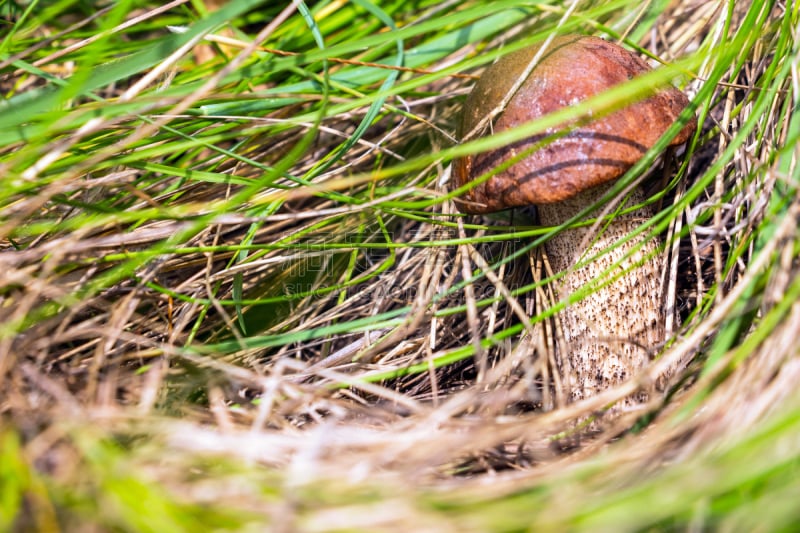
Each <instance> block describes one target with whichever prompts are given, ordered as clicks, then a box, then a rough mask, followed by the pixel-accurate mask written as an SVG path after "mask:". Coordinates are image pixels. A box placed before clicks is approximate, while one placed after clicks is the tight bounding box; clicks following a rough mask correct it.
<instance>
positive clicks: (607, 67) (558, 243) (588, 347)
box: [453, 35, 696, 409]
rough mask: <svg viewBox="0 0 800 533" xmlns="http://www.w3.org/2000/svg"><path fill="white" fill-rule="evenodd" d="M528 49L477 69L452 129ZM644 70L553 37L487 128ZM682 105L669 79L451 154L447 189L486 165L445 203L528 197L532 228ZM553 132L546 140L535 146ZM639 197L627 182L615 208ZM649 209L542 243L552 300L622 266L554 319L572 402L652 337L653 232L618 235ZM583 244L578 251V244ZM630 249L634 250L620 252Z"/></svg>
mask: <svg viewBox="0 0 800 533" xmlns="http://www.w3.org/2000/svg"><path fill="white" fill-rule="evenodd" d="M538 52H539V46H533V47H529V48H526V49H522V50H519V51H517V52H513V53H511V54H508V55H506V56H504V57H502V58H501V59H500V60H498V61H497V62H496V63H494V64H493V65H491V66H490V67H489V68H488V69H487V70H486V72H485V73H484V74H483V75H482V76H481V78H480V80H479V81H478V82H477V84H476V85H475V88H474V89H473V90H472V92H471V93H470V95H469V97H468V98H467V101H466V103H465V107H464V114H463V117H462V123H461V126H460V131H461V132H462V135H466V134H468V133H469V132H471V131H472V130H473V129H475V128H476V127H478V125H479V123H480V122H481V121H482V120H485V117H487V115H489V114H490V113H491V112H492V110H493V109H494V108H496V107H497V106H498V105H500V104H501V102H503V100H504V99H507V97H508V96H507V95H508V94H509V93H510V92H511V91H512V90H513V86H514V84H515V83H517V82H518V80H519V78H520V77H521V76H522V74H523V72H524V71H525V70H526V69H527V68H528V65H529V64H530V62H531V61H532V59H533V58H534V56H535V55H536V54H537V53H538ZM648 70H650V69H649V67H648V66H647V64H646V63H645V62H644V61H642V60H641V59H640V58H639V57H637V56H635V55H634V54H632V53H631V52H629V51H627V50H625V49H624V48H622V47H620V46H618V45H616V44H612V43H609V42H606V41H604V40H603V39H600V38H596V37H587V36H575V35H570V36H561V37H556V38H554V39H553V40H552V42H551V43H550V45H549V46H548V47H547V48H546V49H545V50H544V53H543V54H542V56H541V58H540V59H539V61H538V63H537V64H536V65H535V67H534V68H533V70H532V71H531V73H530V74H529V75H528V77H527V79H525V80H524V81H523V82H522V84H521V85H520V86H519V88H518V89H517V90H516V92H515V93H514V94H513V95H511V98H510V100H508V102H507V105H506V106H505V108H504V109H502V111H501V112H500V114H499V115H498V116H497V117H496V119H495V120H494V122H493V123H492V124H491V129H492V130H493V131H495V132H497V131H502V130H505V129H510V128H514V127H516V126H519V125H521V124H523V123H525V122H529V121H531V120H534V119H536V118H539V117H541V116H543V115H546V114H547V113H550V112H553V111H556V110H558V109H561V108H564V107H568V106H570V105H575V104H576V103H578V102H580V101H582V100H585V99H587V98H590V97H592V96H594V95H596V94H599V93H601V92H603V91H605V90H607V89H608V88H610V87H613V86H615V85H618V84H621V83H624V82H626V81H628V80H630V79H631V78H633V77H634V76H636V75H638V74H641V73H643V72H646V71H648ZM688 104H689V101H688V99H687V98H686V96H684V94H683V93H681V92H680V91H679V90H677V89H675V88H674V87H671V86H670V87H668V88H666V89H663V90H659V91H657V92H655V93H654V94H653V95H652V96H650V97H648V98H646V99H643V100H639V101H636V102H634V103H631V104H630V105H627V106H626V107H624V108H622V109H620V110H617V111H614V112H613V113H610V114H607V115H606V116H603V117H601V118H598V119H595V120H592V121H590V122H588V123H584V124H577V125H576V124H568V125H564V126H561V127H560V128H555V129H551V130H548V131H546V133H545V134H543V135H536V136H533V137H531V138H528V139H524V140H522V141H519V142H516V143H512V144H510V145H507V146H504V147H502V148H500V149H496V150H492V151H488V152H485V153H480V154H475V155H471V156H467V157H463V158H461V159H457V160H456V161H455V162H454V165H453V170H454V171H453V175H454V179H455V182H456V185H458V186H463V185H465V184H467V183H470V182H472V181H473V180H475V179H476V178H478V177H479V176H481V175H484V174H486V173H488V172H490V171H492V170H495V171H496V173H495V174H494V175H493V176H492V177H491V178H489V179H488V180H486V181H483V182H481V183H478V184H477V185H475V186H474V187H472V188H471V189H470V190H469V191H467V192H466V193H465V194H464V195H463V197H462V198H461V199H459V200H458V201H457V204H458V206H459V209H460V210H462V211H464V212H467V213H473V214H483V213H489V212H493V211H499V210H503V209H509V208H513V207H522V206H530V205H535V206H536V209H537V212H538V215H539V220H540V222H541V223H542V225H545V226H558V225H561V224H563V223H564V222H566V221H567V220H569V219H571V218H573V217H574V216H576V215H577V214H578V213H580V212H581V211H583V210H584V209H586V208H587V207H589V206H591V205H593V204H595V203H597V202H598V201H599V200H600V199H601V198H602V197H603V196H604V195H605V194H606V193H607V192H608V190H609V188H610V187H612V186H613V183H614V181H615V180H616V179H617V178H619V177H620V176H622V175H623V174H624V173H625V172H626V171H627V170H628V169H629V168H630V167H631V166H633V164H635V163H636V162H637V161H638V160H640V159H641V158H642V156H643V155H644V154H645V152H646V151H647V150H648V149H649V148H651V147H652V146H653V145H654V144H655V143H656V142H657V141H658V139H659V138H660V137H661V136H662V135H663V134H664V132H665V131H666V130H667V129H668V128H669V127H670V126H671V125H672V124H673V123H674V122H675V121H676V119H677V118H678V115H679V114H680V113H681V111H682V110H683V109H684V108H685V107H686V106H687V105H688ZM564 129H566V132H564ZM695 129H696V121H695V119H693V118H692V119H691V121H690V122H689V123H687V124H686V126H685V127H684V128H683V129H682V130H681V131H680V133H679V134H678V135H676V136H675V137H674V138H673V139H672V141H671V144H670V146H676V145H679V144H683V143H685V142H686V141H687V140H688V139H689V137H691V136H692V134H693V133H694V131H695ZM558 132H560V133H559V135H556V136H555V140H552V141H551V142H549V143H543V142H542V141H543V139H545V137H547V136H549V135H553V134H556V133H558ZM537 143H541V146H540V147H539V148H536V147H535V146H536V144H537ZM523 150H528V151H529V152H531V153H529V154H527V155H525V156H524V157H522V158H519V161H518V162H515V163H513V164H511V166H508V168H505V169H500V170H499V171H498V170H497V169H496V167H498V166H499V165H500V164H501V163H504V162H505V161H507V160H508V159H510V158H512V157H515V156H517V154H519V153H520V152H522V151H523ZM531 150H532V151H531ZM646 199H647V195H646V194H645V192H644V191H642V190H640V188H639V187H636V189H635V190H633V191H632V192H631V194H630V195H629V197H628V200H627V202H628V203H627V204H626V206H634V205H639V204H643V203H644V202H645V201H646ZM653 215H654V212H653V210H652V208H651V207H650V206H643V207H640V208H638V209H636V210H633V211H630V212H628V213H625V214H619V215H615V216H614V218H613V220H611V221H609V222H608V224H607V227H604V228H603V231H602V232H601V234H600V235H595V234H594V233H596V232H592V228H590V227H580V228H574V229H568V230H565V231H561V232H560V233H558V234H557V235H555V236H553V237H552V238H551V239H550V240H548V241H547V242H546V243H545V251H546V252H547V257H548V259H549V261H550V265H551V267H552V269H553V271H554V272H562V273H563V277H561V278H560V279H559V280H558V281H557V283H558V286H557V288H558V289H559V290H558V291H556V294H558V295H559V297H560V298H562V299H565V298H567V297H568V296H569V295H571V294H572V293H574V292H575V291H577V290H578V289H580V288H581V287H583V286H584V285H585V284H586V283H587V282H589V281H590V280H592V279H595V278H597V277H598V276H599V275H600V274H601V273H602V272H603V271H605V270H607V269H608V268H609V267H610V266H611V265H612V264H614V263H616V262H617V261H620V263H619V265H618V267H617V268H616V270H615V272H614V275H616V274H618V273H622V272H624V273H622V274H621V276H620V277H618V278H617V279H616V280H614V281H613V282H611V283H608V284H607V285H605V286H603V287H601V288H599V289H597V290H594V291H592V293H591V294H589V295H588V296H586V297H585V298H583V299H581V300H579V301H576V302H572V303H570V304H569V305H568V306H567V307H566V308H565V309H564V310H563V311H562V312H561V313H559V315H558V318H559V321H560V323H561V328H562V333H563V336H562V337H561V338H562V339H563V341H564V344H559V336H556V346H555V355H556V361H557V364H558V366H559V369H560V372H561V374H562V376H563V378H564V379H563V381H564V384H565V386H566V387H567V391H568V393H569V397H570V399H571V400H573V401H574V400H579V399H582V398H587V397H590V396H593V395H595V394H597V393H599V392H601V391H602V390H605V389H607V388H608V387H610V386H613V385H615V384H618V383H621V382H622V381H624V380H626V379H628V378H630V377H631V376H632V375H633V374H634V373H635V372H636V371H637V370H638V369H639V368H641V367H642V366H643V365H644V364H645V363H646V362H647V361H648V360H649V359H650V358H651V357H652V355H653V353H654V352H655V350H656V349H657V347H658V346H659V345H660V343H661V342H663V340H664V320H665V312H664V309H663V304H662V289H661V282H660V279H661V257H660V254H659V253H658V247H659V243H658V242H657V241H656V240H653V239H650V240H647V241H646V242H642V240H643V239H645V237H644V236H640V237H636V238H632V239H629V240H628V241H627V242H624V243H621V242H620V241H621V240H622V239H623V238H624V237H626V236H627V235H628V234H629V233H630V232H631V231H632V230H633V229H635V228H636V227H637V226H639V225H640V224H641V222H642V221H644V220H645V219H649V218H651V217H652V216H653ZM590 232H592V234H591V235H590ZM585 244H588V245H589V246H588V248H586V249H581V248H580V247H581V246H582V245H585ZM611 247H614V248H613V250H611V251H607V252H606V253H605V254H604V255H602V256H601V257H599V258H597V259H595V260H593V261H591V262H589V263H588V264H586V265H585V266H581V267H579V268H575V265H576V264H577V262H578V261H579V260H585V259H587V258H591V257H593V256H595V255H597V254H598V253H600V252H602V251H604V250H607V249H609V248H611ZM637 247H638V248H639V249H638V250H637V251H636V252H635V253H632V254H631V256H630V257H628V258H627V259H624V260H622V258H623V257H624V256H625V255H626V254H628V253H629V252H631V250H632V249H634V248H637ZM640 263H641V264H640ZM645 397H646V394H645V393H639V394H638V395H636V396H635V397H631V398H626V399H625V400H624V402H623V404H622V405H634V404H636V403H638V402H640V401H642V400H643V399H644V398H645ZM615 409H616V408H615Z"/></svg>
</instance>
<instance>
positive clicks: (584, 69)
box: [453, 35, 697, 214]
mask: <svg viewBox="0 0 800 533" xmlns="http://www.w3.org/2000/svg"><path fill="white" fill-rule="evenodd" d="M538 49H539V47H538V46H533V47H529V48H525V49H522V50H519V51H517V52H513V53H511V54H508V55H506V56H504V57H502V58H501V59H500V60H498V61H497V62H496V63H494V64H493V65H491V66H490V67H489V68H488V69H487V70H486V72H485V73H484V74H483V75H482V76H481V78H480V80H478V82H477V84H476V85H475V88H474V89H473V90H472V92H471V93H470V95H469V97H468V98H467V101H466V103H465V105H464V113H463V116H462V122H461V126H460V134H461V135H462V136H463V135H466V134H467V133H468V132H470V131H471V130H472V129H474V128H475V126H476V125H477V124H478V123H479V122H480V121H481V119H483V118H484V117H485V116H486V115H488V114H489V113H490V112H491V111H492V110H493V109H494V108H495V107H496V106H497V105H498V104H499V103H500V102H501V101H502V100H503V98H504V97H505V95H506V93H508V91H509V90H510V89H511V87H512V85H513V84H514V82H515V81H516V80H517V79H518V78H519V77H520V76H521V75H522V73H523V71H524V70H525V68H526V67H527V65H528V63H529V62H530V60H531V59H532V58H533V57H534V55H535V54H536V52H537V51H538ZM649 70H650V67H648V66H647V64H646V63H645V62H644V61H642V60H641V59H640V58H639V57H637V56H636V55H634V54H632V53H631V52H629V51H627V50H625V49H624V48H622V47H620V46H618V45H616V44H613V43H609V42H606V41H604V40H602V39H600V38H597V37H586V36H579V35H568V36H561V37H557V38H555V39H554V40H553V41H552V42H551V43H550V45H549V46H548V48H547V50H546V51H545V53H544V55H543V56H542V58H541V59H540V61H539V63H538V64H537V65H536V67H535V68H534V70H533V72H532V73H531V75H530V76H528V78H527V79H526V80H525V82H524V83H523V85H522V86H521V87H520V88H519V90H518V91H517V92H516V94H515V95H514V96H513V98H512V99H511V100H510V102H509V103H508V106H507V107H506V109H505V110H504V111H503V112H502V113H501V114H500V115H499V116H498V117H497V118H496V119H495V122H494V124H493V125H492V128H491V130H492V131H494V132H498V131H502V130H506V129H510V128H514V127H517V126H520V125H522V124H524V123H526V122H530V121H531V120H534V119H536V118H539V117H541V116H543V115H546V114H548V113H551V112H553V111H556V110H559V109H562V108H564V107H569V106H571V105H575V104H577V103H579V102H581V101H582V100H585V99H587V98H590V97H592V96H595V95H597V94H599V93H602V92H603V91H605V90H607V89H609V88H611V87H613V86H615V85H618V84H621V83H624V82H626V81H629V80H630V79H631V78H633V77H635V76H637V75H639V74H642V73H644V72H647V71H649ZM688 104H689V101H688V99H687V98H686V96H685V95H684V94H683V93H682V92H680V91H679V90H677V89H675V88H674V87H668V88H666V89H662V90H659V91H658V92H656V93H655V94H654V95H653V96H650V97H648V98H646V99H643V100H639V101H637V102H634V103H632V104H630V105H628V106H626V107H624V108H623V109H620V110H618V111H615V112H614V113H611V114H608V115H606V116H604V117H602V118H600V119H598V120H594V121H592V122H589V123H588V124H585V125H582V126H580V127H578V128H576V129H574V130H572V131H570V132H569V133H567V134H566V135H564V136H562V137H559V138H557V139H556V140H554V141H553V142H551V143H550V144H547V145H546V146H544V147H542V148H540V149H538V150H536V151H534V152H532V153H530V154H528V155H527V156H525V157H524V158H523V159H522V160H520V161H519V162H518V163H515V164H514V165H512V166H511V167H509V168H507V169H505V170H503V171H501V172H498V173H497V174H495V175H494V176H492V177H491V178H490V179H489V180H487V181H486V182H484V183H482V184H480V185H477V186H475V187H473V188H472V189H470V191H469V192H467V193H465V194H464V195H463V197H462V199H463V200H465V201H463V202H461V201H459V202H458V204H459V205H458V207H459V209H461V210H462V211H464V212H467V213H476V214H477V213H489V212H492V211H499V210H502V209H509V208H512V207H521V206H526V205H536V204H546V203H554V202H559V201H562V200H565V199H567V198H570V197H572V196H575V195H576V194H578V193H579V192H581V191H583V190H586V189H588V188H591V187H594V186H597V185H600V184H603V183H607V182H609V181H611V180H614V179H616V178H618V177H620V176H621V175H623V174H624V173H625V172H626V171H627V170H628V169H629V168H630V167H631V166H633V164H635V163H636V161H638V160H639V159H641V157H642V156H643V155H644V153H645V152H646V151H647V150H648V149H649V148H651V147H652V146H653V145H654V144H655V143H656V141H658V139H659V138H660V137H661V135H662V134H663V133H664V132H665V131H666V130H667V129H668V128H669V127H670V126H671V125H672V124H673V123H674V122H675V120H676V119H677V118H678V115H679V114H680V113H681V111H683V109H684V108H685V107H686V106H687V105H688ZM696 127H697V124H696V121H695V120H694V119H692V121H690V122H689V123H688V124H686V126H685V127H684V128H683V130H681V132H680V133H679V134H678V135H676V136H675V137H674V138H673V139H672V142H671V143H670V144H671V145H679V144H682V143H684V142H686V140H687V139H688V138H689V137H690V136H691V135H692V134H693V133H694V131H695V129H696ZM557 131H558V129H557V128H556V129H551V130H547V131H546V133H545V134H542V135H537V136H534V137H532V138H528V139H524V140H522V141H518V142H516V143H513V144H511V145H507V146H504V147H502V148H499V149H496V150H491V151H489V152H484V153H480V154H475V155H472V156H467V157H463V158H460V159H457V160H456V161H455V162H454V166H453V175H454V177H455V182H456V185H457V186H459V187H460V186H462V185H465V184H466V183H469V182H471V181H472V180H474V179H476V178H477V177H478V176H480V175H482V174H485V173H486V172H488V171H490V170H491V169H492V168H494V167H496V166H497V165H499V164H500V163H502V162H503V161H505V160H506V159H508V158H510V157H513V156H514V155H515V154H518V153H519V152H521V151H523V150H526V149H530V148H531V146H533V145H534V144H535V143H538V142H540V141H542V139H544V137H545V136H546V135H552V134H553V133H556V132H557Z"/></svg>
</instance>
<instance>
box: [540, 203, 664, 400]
mask: <svg viewBox="0 0 800 533" xmlns="http://www.w3.org/2000/svg"><path fill="white" fill-rule="evenodd" d="M606 190H607V188H606V187H597V188H595V189H593V190H590V191H587V192H584V193H581V194H580V195H578V196H577V197H575V198H573V199H571V200H569V201H567V202H562V203H560V204H553V205H543V206H539V208H538V212H539V218H540V220H541V222H542V224H543V225H547V226H555V225H559V224H561V223H563V222H565V221H566V220H568V219H570V218H571V217H572V216H574V215H576V214H577V213H578V212H580V211H581V210H582V209H584V208H585V207H586V206H589V205H592V204H593V203H595V202H596V201H597V200H599V199H600V198H601V197H602V195H603V194H605V192H606ZM644 200H645V197H644V194H643V193H641V192H639V191H638V189H637V191H636V192H634V193H633V194H632V195H631V199H630V202H631V204H634V203H641V202H643V201H644ZM652 214H653V213H652V212H651V210H650V209H648V208H642V209H639V210H636V211H634V212H632V213H628V214H626V215H622V216H618V217H617V218H616V219H615V220H614V221H613V222H611V223H610V224H609V225H608V227H607V228H605V230H604V231H603V232H602V234H601V235H600V236H597V233H598V231H600V230H602V226H600V227H599V228H595V229H594V230H593V228H592V227H591V226H587V227H582V228H576V229H571V230H567V231H563V232H561V233H560V234H559V235H557V236H556V237H555V238H553V239H551V240H550V241H548V242H547V243H546V244H545V250H546V252H547V256H548V259H549V261H550V265H551V267H552V269H553V272H563V271H567V274H566V275H565V276H564V277H563V278H561V279H560V280H559V281H558V282H556V285H555V293H556V297H557V298H558V299H559V300H564V299H566V298H568V297H569V296H570V295H571V294H574V293H575V292H576V291H578V290H579V289H581V288H582V287H584V286H585V285H586V284H587V283H593V280H594V282H596V281H598V277H599V276H601V274H602V272H603V271H605V270H607V269H608V268H609V267H611V265H613V264H614V263H616V262H617V261H619V260H620V259H621V258H622V257H623V256H625V255H626V254H627V253H628V252H630V251H631V250H632V249H633V248H636V247H637V246H639V245H641V248H640V249H639V250H638V251H636V252H635V253H633V254H632V255H631V256H630V257H629V258H627V259H625V260H623V261H622V262H621V263H620V265H618V266H617V267H615V268H614V270H613V271H612V272H610V273H608V274H606V275H605V276H603V277H602V280H601V282H602V281H604V280H608V279H610V278H612V277H614V276H616V275H619V274H621V273H622V272H623V271H625V270H628V272H625V273H624V274H622V275H621V276H620V277H619V278H617V279H616V280H615V281H613V282H611V283H609V284H607V285H606V286H605V287H603V288H601V289H597V290H593V291H592V292H591V294H589V295H587V296H586V297H585V298H583V299H581V300H580V301H578V302H575V303H573V304H571V305H569V307H567V308H566V309H565V310H564V311H563V312H561V313H560V314H559V315H558V318H559V319H560V322H561V326H562V330H563V337H560V336H557V338H556V346H555V350H556V360H557V362H558V365H559V367H560V368H559V370H560V372H561V375H562V378H563V384H564V387H565V388H566V392H567V395H568V396H567V397H568V398H570V399H571V400H572V401H575V400H580V399H582V398H588V397H590V396H594V395H595V394H597V393H599V392H602V391H604V390H606V389H608V388H609V387H612V386H614V385H617V384H619V383H621V382H623V381H625V380H627V379H629V378H631V376H633V375H634V374H635V373H636V372H637V371H638V370H639V369H640V368H642V366H644V365H645V364H646V363H648V362H649V361H650V359H651V358H652V357H653V356H654V355H655V354H656V352H657V350H658V348H659V347H660V346H661V343H662V342H663V341H664V316H665V313H664V309H663V305H662V290H661V282H660V279H661V263H662V261H661V256H660V255H659V254H658V252H657V249H658V246H659V243H658V242H657V241H656V240H653V239H651V240H650V241H647V242H642V238H641V237H637V238H634V239H631V240H629V241H628V242H626V243H624V244H619V242H620V240H621V239H623V238H624V237H625V236H626V235H627V234H628V233H630V232H631V231H632V230H634V229H635V228H636V227H637V226H639V225H640V224H641V223H642V221H644V220H645V219H647V218H650V217H651V216H652ZM613 246H616V248H614V249H613V250H609V249H610V248H611V247H613ZM601 251H606V253H604V255H603V256H602V257H599V258H597V259H595V260H594V261H592V262H591V263H590V264H588V265H586V266H584V267H582V268H577V269H575V268H573V265H575V264H576V263H578V262H579V261H582V260H585V259H588V258H591V257H592V256H594V255H595V254H597V253H599V252H601ZM648 256H652V258H651V259H648V260H647V261H644V260H643V258H645V257H648ZM635 265H639V266H635ZM646 397H647V395H646V393H641V394H637V395H635V396H634V397H630V398H626V399H625V401H624V402H623V404H624V405H634V404H637V403H639V402H641V401H643V400H644V399H646Z"/></svg>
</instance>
